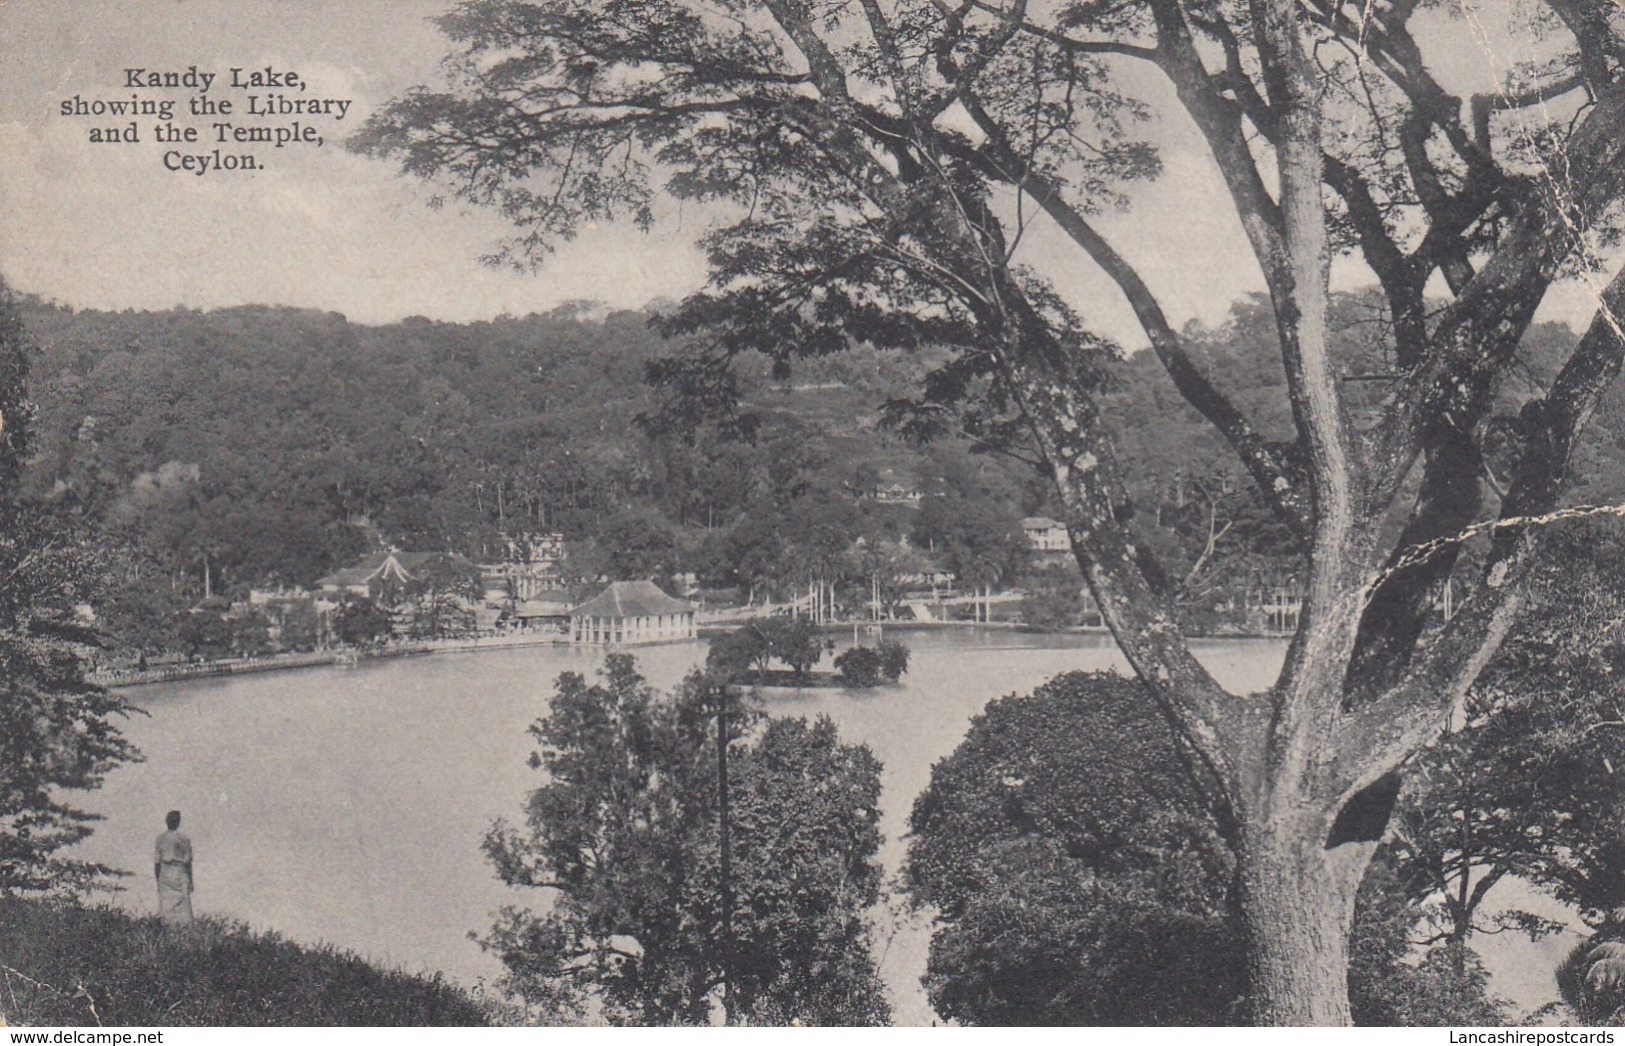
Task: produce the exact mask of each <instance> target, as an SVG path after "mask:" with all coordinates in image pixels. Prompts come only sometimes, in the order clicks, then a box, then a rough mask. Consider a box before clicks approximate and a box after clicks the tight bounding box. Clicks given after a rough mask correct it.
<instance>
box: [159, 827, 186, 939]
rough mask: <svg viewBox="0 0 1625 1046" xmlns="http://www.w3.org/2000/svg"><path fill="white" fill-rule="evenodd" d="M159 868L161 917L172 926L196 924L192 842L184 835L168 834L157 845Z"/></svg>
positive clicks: (178, 833) (162, 836) (177, 833)
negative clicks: (193, 897) (193, 906)
mask: <svg viewBox="0 0 1625 1046" xmlns="http://www.w3.org/2000/svg"><path fill="white" fill-rule="evenodd" d="M152 860H153V863H154V864H156V865H157V866H158V916H159V918H161V919H163V921H164V922H165V924H167V925H169V926H190V925H192V875H191V873H190V872H189V871H187V867H188V866H189V865H190V864H191V863H192V840H190V839H188V838H187V837H186V836H184V835H182V834H181V833H180V832H165V833H164V834H163V835H160V836H159V837H158V842H157V843H156V844H154V845H153V853H152Z"/></svg>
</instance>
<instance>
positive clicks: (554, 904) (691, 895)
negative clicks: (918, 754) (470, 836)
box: [484, 654, 890, 1025]
mask: <svg viewBox="0 0 1625 1046" xmlns="http://www.w3.org/2000/svg"><path fill="white" fill-rule="evenodd" d="M719 711H720V712H724V713H726V714H725V716H724V717H723V718H724V724H723V726H722V728H721V729H722V730H723V731H724V732H723V735H722V737H723V741H724V745H725V749H726V763H725V765H726V767H727V776H726V777H725V778H723V781H725V782H726V784H725V785H723V786H722V787H719V779H718V771H719V766H718V752H717V749H718V744H717V740H718V730H719V726H718V722H717V719H718V713H719ZM530 733H531V736H532V737H533V738H534V739H535V741H536V743H537V745H538V750H537V751H536V752H535V753H534V754H533V755H532V757H531V765H532V767H534V768H535V769H538V770H542V771H545V773H546V775H547V778H546V782H545V783H544V784H542V785H541V786H540V787H538V788H537V789H536V790H535V791H533V792H532V793H531V794H530V798H529V802H528V803H527V814H526V824H525V825H524V826H523V827H522V828H521V827H515V826H511V825H506V824H501V823H499V824H498V825H496V826H495V827H494V828H493V829H492V831H491V833H490V835H489V836H488V837H487V839H486V845H485V848H486V852H487V854H488V855H489V856H490V858H491V860H492V862H493V864H495V866H496V868H497V871H498V874H499V875H500V876H501V878H502V880H503V881H504V882H506V883H508V884H510V885H514V886H527V887H537V888H546V889H549V890H552V891H557V894H556V896H555V897H554V898H553V899H551V900H550V902H549V907H548V908H547V910H546V911H545V912H543V913H538V912H532V911H527V910H522V909H520V908H517V907H509V908H506V909H504V910H503V913H502V917H501V920H500V921H499V922H498V923H497V924H496V925H495V927H494V928H493V929H492V931H491V933H490V934H489V935H488V936H487V937H486V938H485V941H484V943H485V946H486V948H487V949H489V950H491V951H493V952H495V953H496V954H497V955H498V957H500V958H501V959H502V961H503V963H504V965H505V966H506V967H507V970H508V975H507V978H506V982H505V983H506V986H507V987H508V988H509V989H510V990H512V991H513V992H514V993H515V994H517V995H518V996H519V997H520V998H521V999H522V1000H524V1001H525V1002H526V1003H528V1004H531V1005H537V1006H543V1007H546V1008H547V1009H549V1010H551V1011H557V1010H566V1011H577V1012H579V1010H580V1009H581V1007H582V1006H584V1005H585V1004H586V1002H587V1000H588V999H589V998H592V999H596V1000H597V1002H598V1004H599V1005H600V1006H601V1012H602V1014H603V1015H604V1016H605V1017H606V1018H607V1019H608V1020H610V1021H611V1022H612V1023H616V1024H702V1023H705V1022H706V1021H707V1020H708V1019H709V1015H710V1014H711V1012H712V1010H713V1008H714V1006H715V1004H716V1003H717V1002H718V1000H719V997H720V999H721V1000H722V1003H723V1005H724V1007H725V1008H726V1011H727V1012H726V1013H725V1017H726V1019H727V1021H728V1022H729V1023H760V1024H786V1023H789V1022H790V1021H791V1020H797V1021H800V1022H801V1023H804V1024H839V1025H868V1024H884V1023H886V1022H887V1021H888V1020H889V1018H890V1009H889V1006H888V1005H887V1003H886V1000H885V992H884V987H883V985H882V984H881V982H880V979H879V975H878V973H877V972H876V969H875V965H874V960H873V957H872V955H871V941H870V930H869V926H868V923H867V922H866V918H865V912H866V910H867V909H868V908H869V907H870V906H872V905H873V904H875V903H876V901H877V900H878V899H879V889H880V875H881V870H880V866H879V864H878V862H877V861H876V859H875V855H876V852H877V850H878V848H879V845H880V833H879V830H878V828H877V824H878V822H879V811H878V808H877V804H878V802H879V797H880V764H879V763H878V762H877V761H876V760H875V758H874V756H873V755H871V754H870V752H869V750H868V748H867V747H865V746H863V745H849V744H843V743H841V741H840V739H839V737H838V736H837V735H836V731H835V726H834V724H833V723H831V722H830V720H829V719H827V718H820V719H819V720H817V721H816V722H813V723H809V722H807V721H806V720H804V719H791V718H773V719H766V720H765V721H764V717H763V716H762V715H761V713H760V712H758V711H756V710H755V709H754V708H753V707H751V706H750V705H749V704H748V703H747V702H746V701H744V700H743V698H742V695H741V694H740V692H739V691H737V690H735V689H733V688H730V687H727V686H725V685H722V684H719V683H716V682H715V681H713V680H712V679H709V678H707V677H705V676H702V675H699V674H696V675H693V676H690V677H689V678H688V679H687V680H685V681H684V683H683V684H682V685H681V686H680V687H679V688H678V689H677V691H676V692H675V693H674V694H672V695H670V696H669V697H667V696H661V695H658V694H656V693H655V692H654V691H653V690H652V689H651V688H650V687H649V686H648V685H647V684H646V683H645V681H644V679H643V677H642V676H640V675H638V673H637V669H636V663H635V661H634V660H633V659H632V658H631V657H629V656H627V655H624V654H614V655H611V656H610V657H609V658H607V659H606V661H605V664H604V667H603V669H602V670H601V671H600V672H599V676H598V681H597V682H595V683H589V682H588V681H587V680H586V679H584V678H583V677H582V676H580V675H577V674H575V673H569V672H567V673H565V674H563V675H561V676H560V677H559V679H558V683H557V687H556V690H555V693H554V697H553V700H552V702H551V704H550V706H549V711H548V714H547V715H546V716H544V717H543V718H541V719H539V720H537V722H536V723H535V724H534V725H532V727H531V728H530ZM724 795H725V796H726V803H727V806H726V810H727V813H726V815H725V816H724V815H722V814H721V812H720V807H719V801H720V800H721V799H722V797H723V796H724ZM719 818H723V819H722V821H721V823H720V824H719ZM723 825H725V826H726V831H727V838H728V845H727V848H726V850H724V849H723V848H722V844H721V843H720V841H719V839H720V831H719V830H720V829H721V828H722V826H723Z"/></svg>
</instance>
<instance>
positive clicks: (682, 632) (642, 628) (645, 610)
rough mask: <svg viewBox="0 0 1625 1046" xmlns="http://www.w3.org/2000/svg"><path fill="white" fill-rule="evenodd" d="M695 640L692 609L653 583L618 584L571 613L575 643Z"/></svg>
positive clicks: (625, 582) (571, 639)
mask: <svg viewBox="0 0 1625 1046" xmlns="http://www.w3.org/2000/svg"><path fill="white" fill-rule="evenodd" d="M693 638H694V605H693V604H692V603H686V602H684V601H683V600H681V599H673V598H672V597H671V596H668V595H667V594H666V593H664V592H662V591H661V590H660V588H659V587H658V586H656V585H655V583H654V582H653V581H617V582H615V583H613V584H611V585H610V586H609V587H608V588H606V589H604V590H603V591H602V592H600V593H598V595H596V596H594V597H593V598H592V599H589V600H588V601H587V602H585V603H583V604H581V605H580V606H578V607H576V608H575V609H573V610H571V611H570V641H571V642H574V643H673V642H677V641H678V640H683V639H693Z"/></svg>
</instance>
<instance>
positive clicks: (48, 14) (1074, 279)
mask: <svg viewBox="0 0 1625 1046" xmlns="http://www.w3.org/2000/svg"><path fill="white" fill-rule="evenodd" d="M449 4H450V0H342V2H340V0H253V2H250V0H119V2H110V0H75V2H73V3H63V2H61V0H0V40H4V41H5V43H4V44H0V47H3V48H4V49H5V54H4V58H3V60H0V274H3V275H4V276H5V277H6V279H7V280H8V281H9V282H10V283H11V284H12V286H13V287H15V288H16V289H18V290H21V291H25V292H31V293H35V294H39V295H41V296H43V297H46V298H48V299H54V300H57V301H59V302H62V303H64V304H68V305H73V306H75V307H91V308H102V309H125V308H134V309H165V308H170V307H172V306H177V305H179V306H187V307H194V308H215V307H223V306H230V305H240V304H268V305H291V306H299V307H306V308H316V309H324V310H333V311H337V312H342V313H344V314H345V315H346V316H347V317H349V318H350V319H351V320H352V321H358V322H363V323H383V322H389V321H392V320H396V319H400V318H403V317H406V316H414V315H419V316H427V317H430V318H433V319H443V320H451V321H467V320H477V319H488V318H491V317H494V316H497V315H502V314H511V315H524V314H526V313H531V312H543V311H547V310H549V309H551V308H553V307H555V306H558V305H560V304H563V303H566V302H571V301H579V300H584V299H585V300H593V301H600V302H604V303H606V304H608V305H611V306H614V307H628V308H635V307H638V306H641V305H643V304H645V303H646V302H648V301H649V300H651V299H654V298H662V297H666V298H670V297H678V296H680V295H682V294H684V293H686V292H688V291H691V290H694V289H696V288H698V287H699V286H700V285H701V283H702V282H703V279H704V268H703V264H702V261H701V259H700V257H699V255H698V253H697V252H696V251H695V249H694V247H693V240H694V238H695V237H696V235H697V234H698V233H699V231H700V230H701V228H702V226H703V224H704V220H705V217H706V215H705V213H704V212H700V211H694V210H690V211H687V212H684V211H682V210H677V209H668V210H667V211H666V212H665V213H664V214H662V215H661V216H660V217H661V221H660V222H659V223H658V224H657V226H656V229H655V230H654V231H653V232H652V233H643V232H640V231H637V230H635V229H632V228H630V227H623V226H613V225H612V226H605V227H601V228H591V229H587V230H584V231H583V233H582V234H581V236H580V237H579V238H578V239H577V240H576V241H574V242H573V243H571V244H568V245H566V246H564V247H562V248H561V249H560V251H559V253H558V254H557V255H556V256H554V257H553V258H552V259H550V260H549V261H548V262H547V263H546V265H545V266H544V267H543V269H542V270H541V271H540V272H539V273H516V272H513V271H510V270H496V269H491V268H488V267H485V266H483V265H481V264H480V262H479V258H480V256H481V255H482V254H483V253H485V252H486V251H488V250H489V249H490V248H491V247H492V246H493V245H494V244H495V243H496V241H497V240H498V239H499V238H500V236H501V235H502V233H503V231H504V227H503V225H502V223H501V221H500V219H498V218H496V217H495V216H493V215H491V214H488V213H484V212H472V211H468V210H466V209H462V208H459V207H457V206H455V205H448V206H447V207H446V208H445V209H443V210H438V211H436V210H431V209H430V208H429V207H428V206H427V202H428V200H429V198H430V197H431V196H432V195H433V190H432V188H430V187H428V186H425V185H423V184H422V183H418V182H415V181H411V180H408V179H406V178H404V177H403V176H401V175H400V174H399V173H398V172H397V170H396V169H395V168H394V166H393V165H391V164H390V163H388V162H385V161H380V160H373V159H367V158H363V157H358V156H354V155H351V154H350V153H348V152H346V151H345V150H344V149H343V148H342V145H341V144H340V141H341V139H342V138H344V137H345V136H347V135H348V134H350V133H352V132H353V131H355V130H356V129H358V128H359V126H360V124H361V122H362V121H363V120H364V119H365V118H366V116H367V115H368V114H369V113H371V112H373V111H374V110H375V109H376V108H377V107H378V106H380V105H381V104H382V103H384V102H385V101H386V100H388V99H389V98H391V97H393V96H394V95H396V94H398V93H399V92H401V91H402V90H404V89H406V88H408V87H410V86H412V85H414V84H419V83H427V84H431V85H437V84H439V83H440V70H439V65H438V62H439V59H440V58H441V57H442V55H443V54H444V53H445V51H446V49H447V43H446V41H445V39H444V38H443V37H441V36H440V35H439V33H438V31H437V30H436V29H435V27H434V26H433V25H432V24H431V23H430V22H429V18H430V17H432V16H433V15H435V14H437V13H439V12H441V11H442V10H444V9H445V8H447V7H448V6H449ZM1463 36H1464V39H1465V41H1466V43H1467V44H1468V45H1469V50H1468V51H1465V52H1464V53H1463V55H1462V56H1460V59H1459V60H1453V61H1454V64H1455V66H1456V67H1457V68H1456V69H1455V70H1447V72H1453V73H1454V74H1458V75H1460V76H1463V77H1471V76H1474V75H1482V67H1483V65H1484V63H1483V62H1482V59H1481V58H1480V59H1479V60H1478V61H1477V62H1474V61H1473V59H1472V52H1471V49H1470V45H1471V44H1472V40H1471V39H1470V34H1465V33H1464V34H1463ZM191 66H196V67H198V69H200V70H203V71H209V72H215V73H216V74H218V76H219V80H217V81H216V84H215V85H214V86H213V87H212V88H211V90H210V92H209V94H210V96H211V97H216V98H218V97H235V98H238V99H240V98H241V97H242V96H244V95H245V94H246V93H247V92H234V91H231V90H228V88H227V87H226V86H225V83H224V81H225V79H226V77H227V76H228V75H229V73H228V70H229V69H230V68H231V67H234V66H235V67H239V68H242V69H244V70H245V71H248V70H254V69H260V68H264V67H266V66H270V67H274V68H275V69H277V70H293V71H295V72H297V73H298V74H299V75H300V76H301V77H302V78H303V79H304V80H305V82H306V83H307V84H308V88H307V90H306V91H304V92H303V93H302V94H301V95H299V97H301V98H344V99H349V100H351V101H352V102H353V104H352V105H351V106H350V107H349V111H348V113H347V114H346V115H345V117H344V119H343V120H335V119H333V118H332V117H323V118H318V119H314V120H310V121H307V122H308V123H311V124H312V125H314V126H316V127H317V128H318V130H319V131H320V132H321V133H322V134H323V136H324V139H325V145H323V146H322V147H320V148H315V147H312V146H309V145H289V146H287V147H286V148H283V149H270V148H256V149H255V151H256V152H257V153H258V154H260V155H261V156H262V157H263V158H264V160H265V163H266V164H267V166H266V168H265V169H264V170H260V171H255V172H252V173H245V172H211V173H208V174H204V175H201V176H198V175H194V174H192V173H189V172H186V171H170V170H166V169H165V167H164V165H163V163H162V156H163V154H164V152H165V151H166V149H167V148H169V147H168V146H163V145H160V144H158V143H156V142H154V141H153V140H152V137H151V134H150V132H149V129H148V127H147V125H148V124H150V123H152V122H153V121H152V119H151V118H144V119H142V120H141V121H140V125H141V134H142V140H141V141H140V142H138V143H135V144H106V143H92V142H90V141H89V140H88V133H89V130H90V128H92V127H95V126H98V125H101V124H103V123H106V124H111V125H114V126H117V125H122V124H124V123H127V122H128V121H124V120H115V119H106V120H98V119H93V118H89V117H75V116H63V115H61V114H60V113H59V107H60V106H61V104H62V103H63V102H64V101H71V100H72V99H74V98H75V97H76V96H77V97H78V98H81V99H84V100H86V101H87V102H88V101H92V100H96V99H103V100H121V99H127V98H129V97H130V95H131V94H132V93H137V92H132V91H131V90H130V89H129V88H128V87H126V86H125V73H124V70H125V69H127V68H141V69H146V70H149V71H185V70H187V69H188V68H189V67H191ZM139 93H142V94H144V95H146V96H148V97H177V98H179V97H181V96H182V94H183V93H182V92H167V93H166V92H153V91H143V92H139ZM177 122H185V121H179V120H178V121H177ZM192 122H196V123H198V124H199V126H200V128H201V129H202V130H203V132H204V134H205V135H207V134H208V133H209V132H208V129H207V124H208V122H209V120H207V119H204V120H197V121H192ZM1160 133H1161V135H1162V138H1163V141H1164V143H1165V152H1164V165H1165V171H1164V174H1163V176H1162V177H1161V178H1160V179H1159V180H1158V181H1157V182H1155V183H1153V184H1151V185H1149V186H1147V187H1146V188H1145V189H1143V190H1142V191H1141V192H1140V193H1139V195H1138V198H1137V200H1136V204H1135V207H1134V208H1133V209H1132V210H1131V211H1129V212H1126V213H1122V214H1112V215H1108V216H1106V217H1104V218H1103V219H1102V221H1101V225H1102V228H1103V229H1104V231H1105V232H1106V233H1107V234H1108V235H1109V236H1110V237H1111V238H1112V239H1113V241H1114V242H1115V243H1116V244H1117V246H1118V248H1119V250H1121V251H1122V253H1123V254H1124V255H1125V256H1126V257H1128V258H1129V259H1130V260H1131V261H1133V262H1135V263H1136V264H1137V265H1139V266H1140V267H1141V269H1142V272H1143V274H1144V275H1145V276H1146V278H1147V280H1148V282H1149V283H1150V284H1151V285H1152V286H1153V287H1154V288H1156V289H1157V290H1158V291H1159V292H1160V294H1161V295H1162V297H1163V299H1164V304H1165V307H1166V309H1167V311H1168V313H1169V315H1170V316H1171V317H1172V318H1173V319H1174V320H1175V321H1176V322H1184V321H1185V320H1187V319H1191V318H1196V319H1201V320H1203V321H1206V322H1209V323H1215V322H1219V321H1221V320H1222V319H1223V317H1224V315H1225V312H1226V310H1227V308H1228V306H1229V304H1230V302H1232V301H1233V300H1234V299H1235V298H1236V297H1238V296H1240V295H1243V294H1246V293H1248V292H1249V291H1254V290H1257V289H1259V287H1260V286H1261V283H1260V280H1259V278H1258V269H1257V265H1256V263H1255V262H1254V261H1253V259H1252V257H1251V255H1250V253H1249V252H1248V250H1247V248H1246V245H1245V241H1244V240H1243V238H1242V235H1241V230H1240V227H1239V225H1238V224H1237V222H1236V220H1235V218H1234V217H1233V216H1232V215H1231V214H1230V213H1229V209H1228V207H1227V206H1225V203H1224V198H1223V192H1222V189H1221V187H1220V185H1219V183H1218V181H1217V178H1216V175H1215V174H1214V171H1213V169H1212V165H1211V161H1210V159H1209V158H1208V156H1207V155H1206V153H1205V151H1204V150H1203V149H1202V148H1201V146H1200V144H1199V143H1198V142H1197V141H1196V139H1195V137H1194V134H1193V132H1191V130H1190V129H1189V128H1188V127H1181V126H1177V125H1168V126H1166V127H1164V128H1162V129H1161V131H1160ZM214 147H215V143H213V142H209V143H206V144H204V145H202V146H198V147H192V146H186V147H183V150H184V151H187V152H194V151H195V152H199V153H206V152H209V151H212V149H213V148H214ZM225 151H226V152H235V151H238V150H237V149H236V148H235V147H229V146H228V147H227V148H226V150H225ZM1023 252H1024V253H1023V259H1024V260H1026V261H1028V262H1030V263H1032V264H1035V265H1036V266H1038V267H1039V268H1041V269H1042V270H1043V271H1045V272H1046V273H1049V274H1052V275H1053V277H1054V278H1055V279H1056V281H1057V284H1058V286H1059V287H1060V289H1061V291H1062V293H1063V294H1064V295H1066V297H1067V298H1068V299H1069V300H1071V301H1072V302H1073V304H1074V305H1076V306H1078V307H1080V309H1081V310H1082V311H1083V312H1084V314H1085V315H1086V316H1087V317H1088V318H1089V320H1090V322H1091V324H1092V325H1093V326H1094V327H1095V328H1096V329H1098V330H1100V331H1102V332H1103V333H1106V334H1108V335H1111V336H1114V337H1117V338H1118V339H1119V340H1122V341H1123V342H1124V343H1125V344H1128V345H1131V346H1132V345H1134V344H1136V343H1137V342H1138V341H1139V340H1141V339H1139V338H1138V336H1137V331H1136V328H1135V326H1134V324H1133V322H1132V318H1131V316H1130V315H1129V313H1128V311H1127V308H1126V307H1125V306H1124V305H1123V303H1122V302H1121V300H1120V299H1119V296H1118V295H1117V294H1116V293H1115V291H1114V290H1113V289H1112V288H1111V287H1110V286H1109V285H1108V284H1106V283H1105V282H1104V281H1103V280H1102V279H1101V278H1100V277H1098V276H1093V275H1091V274H1090V273H1089V266H1087V265H1086V264H1083V263H1082V261H1081V259H1080V257H1079V256H1078V255H1077V253H1076V249H1075V248H1073V247H1072V246H1071V245H1070V244H1068V243H1066V242H1065V241H1064V240H1063V239H1062V238H1061V237H1060V236H1059V235H1057V234H1054V233H1053V232H1046V231H1045V230H1043V229H1037V230H1035V231H1033V232H1031V233H1029V235H1028V237H1027V238H1026V239H1025V240H1024V242H1023ZM1337 279H1338V281H1339V282H1341V283H1343V284H1352V283H1355V282H1362V281H1363V279H1364V277H1363V276H1362V275H1361V274H1359V273H1354V272H1349V271H1339V272H1338V273H1337ZM1593 301H1594V294H1593V293H1592V292H1591V290H1590V288H1587V287H1585V286H1571V287H1566V288H1559V289H1558V290H1556V291H1554V294H1553V295H1552V298H1551V301H1550V303H1549V305H1548V307H1547V308H1546V309H1545V310H1544V313H1543V315H1544V316H1545V317H1547V318H1556V319H1567V320H1569V321H1570V322H1575V323H1583V322H1584V321H1585V319H1586V318H1587V317H1588V316H1589V312H1590V308H1591V303H1592V302H1593Z"/></svg>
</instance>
